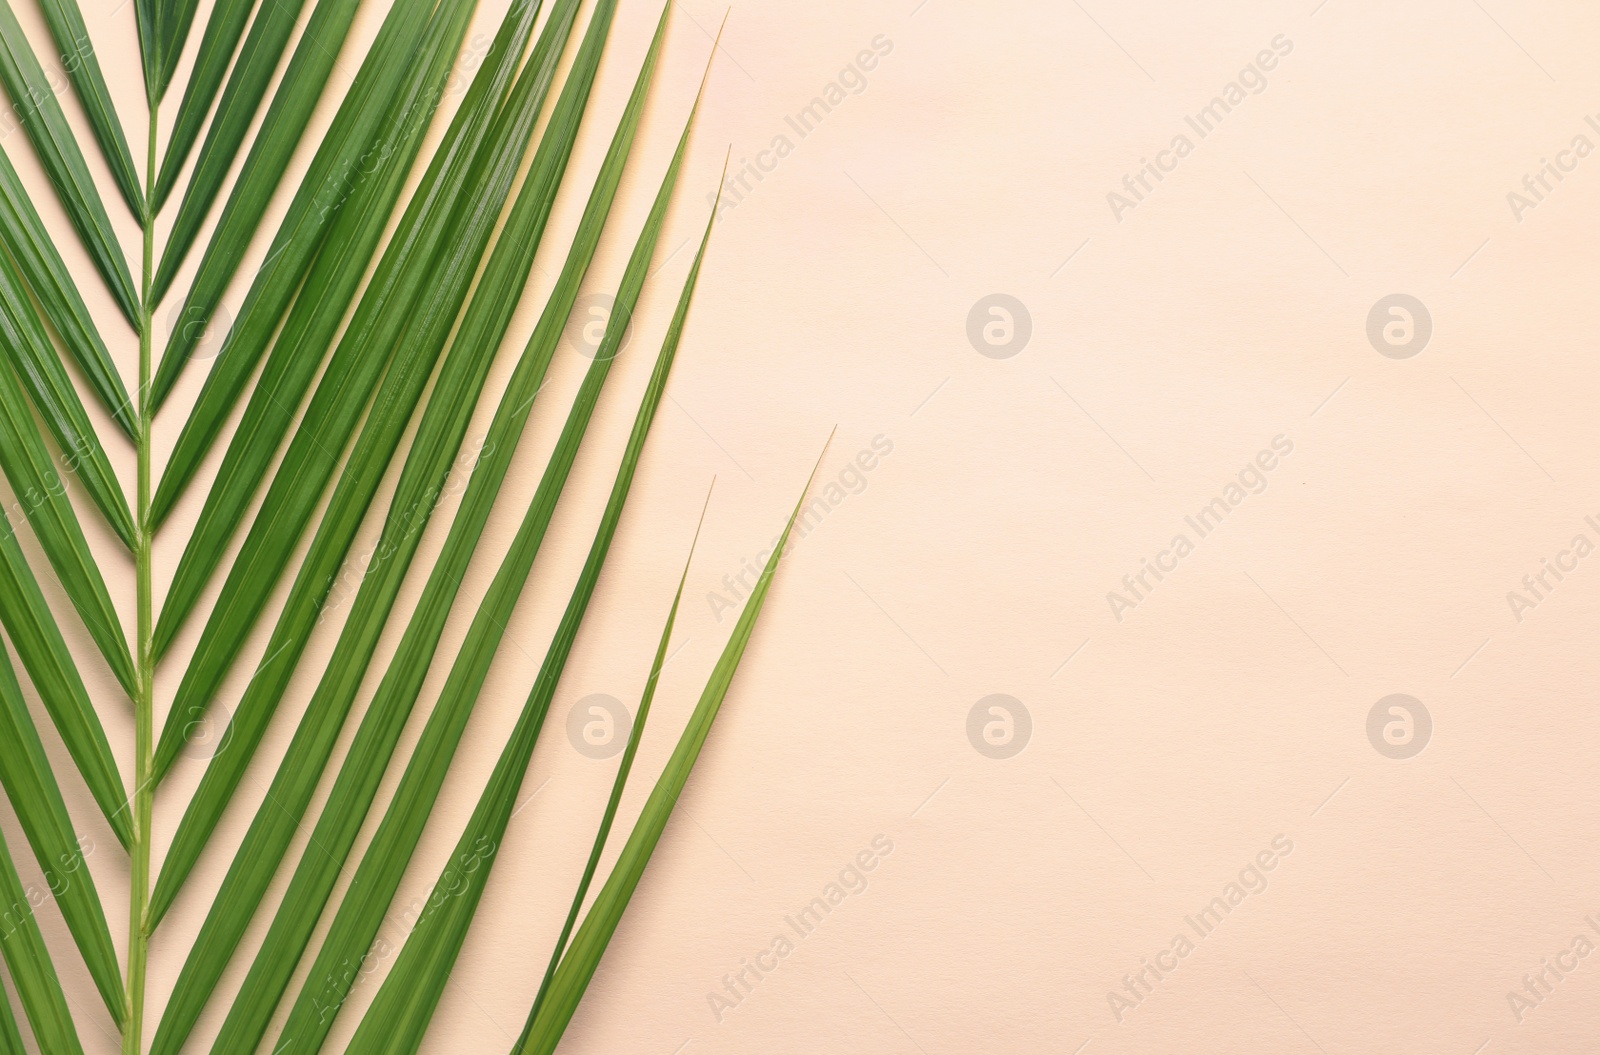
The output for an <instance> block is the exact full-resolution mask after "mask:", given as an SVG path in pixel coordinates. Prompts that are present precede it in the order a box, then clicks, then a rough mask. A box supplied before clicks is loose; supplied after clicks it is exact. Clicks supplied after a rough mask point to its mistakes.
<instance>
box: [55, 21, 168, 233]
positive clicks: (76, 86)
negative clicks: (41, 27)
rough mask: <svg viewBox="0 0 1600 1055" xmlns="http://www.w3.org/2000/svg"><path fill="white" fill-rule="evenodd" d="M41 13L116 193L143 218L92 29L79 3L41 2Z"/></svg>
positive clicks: (139, 195) (136, 182)
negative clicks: (114, 182) (98, 147)
mask: <svg viewBox="0 0 1600 1055" xmlns="http://www.w3.org/2000/svg"><path fill="white" fill-rule="evenodd" d="M39 9H40V10H41V11H43V12H44V19H45V22H46V23H47V24H48V25H49V26H50V36H51V37H52V38H54V40H55V42H56V47H57V48H60V49H61V56H60V57H61V65H62V66H63V67H64V68H65V69H66V71H67V76H68V77H69V78H71V80H72V87H73V90H74V91H76V92H77V94H78V101H79V102H80V103H82V104H83V113H84V116H85V117H87V118H88V119H89V127H90V128H92V129H94V137H95V140H96V141H97V142H99V144H100V152H101V153H102V154H104V155H105V159H106V164H107V165H109V166H110V167H111V178H112V179H114V180H116V181H117V190H119V191H121V192H122V200H123V201H125V202H127V203H128V208H129V209H132V210H133V215H134V216H136V217H143V215H144V192H143V191H142V190H140V189H139V174H138V172H136V171H135V170H134V167H133V154H132V153H131V152H130V151H129V150H128V140H127V137H126V136H124V135H123V134H122V122H121V121H119V120H118V119H117V109H116V107H115V106H113V105H112V103H111V92H110V91H109V90H108V89H107V88H106V79H105V76H104V75H103V74H101V72H100V60H99V59H98V58H96V57H95V53H94V42H93V41H92V40H90V39H89V27H88V26H86V25H84V23H83V12H82V11H81V10H79V9H78V0H39Z"/></svg>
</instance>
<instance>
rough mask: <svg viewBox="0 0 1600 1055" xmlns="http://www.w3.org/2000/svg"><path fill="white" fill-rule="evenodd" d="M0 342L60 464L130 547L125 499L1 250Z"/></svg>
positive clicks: (131, 532) (130, 527) (130, 530)
mask: <svg viewBox="0 0 1600 1055" xmlns="http://www.w3.org/2000/svg"><path fill="white" fill-rule="evenodd" d="M0 345H3V346H4V347H5V352H6V357H7V358H8V359H10V361H11V365H12V367H14V368H15V370H16V372H17V376H18V378H19V379H20V380H21V381H22V385H23V387H24V388H26V389H27V391H28V397H29V398H30V399H31V400H32V401H33V406H34V409H35V410H37V411H38V412H39V416H40V418H41V419H42V420H43V421H44V425H45V427H46V428H47V429H49V430H50V435H51V436H52V437H54V439H55V441H56V445H57V446H58V447H59V448H60V450H61V451H62V452H63V455H64V456H63V459H62V463H63V468H64V469H65V470H66V471H67V473H68V474H69V475H72V476H75V477H76V478H77V479H78V481H79V482H81V483H82V484H83V486H84V488H85V489H86V490H88V492H89V497H90V498H91V499H92V500H93V501H94V504H95V505H96V506H98V507H99V508H100V512H101V513H103V514H105V518H106V522H107V523H109V524H110V525H111V528H112V530H113V531H115V532H116V533H117V537H118V538H119V539H121V540H122V544H123V545H124V546H127V547H128V548H129V549H130V550H131V549H132V548H133V545H134V538H133V536H134V527H133V514H132V513H131V512H129V511H128V500H127V499H126V498H124V497H123V496H122V488H121V487H119V486H118V485H117V478H116V476H115V474H114V473H113V472H112V470H111V463H110V462H109V461H108V460H107V459H106V453H105V451H104V450H103V449H102V448H101V446H100V439H99V437H97V436H96V435H95V433H94V426H93V425H91V424H89V416H88V414H86V413H85V412H84V409H83V403H82V402H81V401H80V400H79V399H78V391H77V389H75V388H73V387H72V380H71V379H70V378H69V377H67V371H66V369H65V368H64V367H63V366H62V364H61V360H60V358H59V357H57V355H56V350H55V347H54V346H53V345H52V344H51V343H50V335H49V334H48V333H46V332H45V329H44V323H43V322H42V321H41V320H40V319H39V314H38V312H37V311H35V310H34V307H33V301H32V300H31V299H30V298H29V296H28V291H27V287H25V286H24V285H23V282H22V276H21V275H19V274H17V270H16V267H15V266H14V265H13V264H12V263H11V260H10V258H8V257H7V256H6V255H5V254H4V253H0Z"/></svg>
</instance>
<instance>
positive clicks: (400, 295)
mask: <svg viewBox="0 0 1600 1055" xmlns="http://www.w3.org/2000/svg"><path fill="white" fill-rule="evenodd" d="M614 6H615V0H601V3H600V4H599V6H598V7H597V10H596V15H595V18H594V20H593V21H592V22H591V27H590V32H589V34H588V36H587V38H586V40H585V43H584V47H583V49H582V51H581V53H580V57H579V59H578V60H577V65H576V67H575V69H574V73H573V75H572V77H571V78H570V79H569V81H568V90H567V91H564V92H563V102H566V101H568V100H571V101H572V102H573V104H574V106H575V110H572V111H569V112H572V113H575V114H581V112H582V104H583V103H585V102H587V98H588V86H589V85H591V84H592V83H593V78H594V71H595V69H596V68H597V66H598V60H599V53H600V50H601V45H603V43H604V39H605V35H606V31H607V30H608V29H609V27H610V15H611V11H612V10H613V8H614ZM550 57H551V59H552V60H553V59H554V57H555V56H554V55H553V54H552V55H551V56H550ZM530 72H533V73H540V72H541V71H530ZM548 73H549V70H548V69H546V70H545V71H543V74H542V75H541V76H532V77H529V76H525V77H524V78H523V79H522V80H521V81H519V85H518V89H517V91H516V93H514V97H513V100H512V101H511V102H510V103H509V104H508V106H507V108H506V111H505V112H504V113H503V114H502V115H501V118H500V119H499V120H497V122H496V124H495V125H494V126H493V127H492V128H491V129H489V131H488V132H487V133H486V134H485V136H484V139H483V142H482V144H481V145H480V146H479V147H478V149H477V151H476V157H475V158H474V159H473V160H472V163H471V165H470V167H469V166H466V165H463V166H461V167H462V168H465V169H466V171H465V172H464V173H462V174H461V179H460V183H459V188H460V189H459V190H458V191H455V192H454V193H451V194H449V196H447V197H444V198H442V199H441V200H439V201H438V205H439V207H438V208H433V209H426V208H425V209H423V210H422V211H421V213H420V217H419V218H420V221H421V222H420V223H419V224H418V226H417V238H416V242H415V246H416V251H415V252H411V253H408V254H404V258H403V263H402V266H399V267H397V268H395V269H394V271H393V272H392V274H393V282H392V283H386V284H385V285H383V286H380V285H379V279H380V278H382V277H383V276H384V270H383V268H382V266H381V265H380V268H379V272H378V276H376V277H375V278H374V280H373V283H372V284H371V285H369V286H368V287H367V295H366V297H364V298H363V301H362V305H361V307H360V308H358V309H357V312H356V316H355V320H354V321H353V322H352V323H351V328H350V329H349V330H347V331H346V334H345V339H344V340H343V341H342V342H341V345H340V348H339V350H338V351H336V352H335V353H334V359H333V362H332V363H331V364H330V365H329V367H328V369H327V371H326V372H325V373H324V374H323V380H322V383H321V385H320V386H319V387H318V391H317V394H316V396H314V397H313V399H312V402H311V406H310V408H309V409H308V410H307V412H306V416H305V419H304V420H303V421H302V423H301V426H300V431H299V433H298V435H297V436H296V438H295V440H294V442H293V443H292V444H291V445H290V448H289V451H288V453H287V454H285V455H284V459H283V462H282V464H281V465H280V467H279V470H278V476H277V479H276V480H274V482H273V485H272V487H271V489H269V491H268V493H267V497H266V499H265V500H264V501H263V503H262V507H261V511H260V512H259V513H258V514H257V516H256V520H255V522H254V524H253V525H252V526H251V530H250V534H249V536H247V538H246V539H245V543H244V546H243V548H242V549H241V551H240V554H239V556H238V558H237V559H236V560H235V561H234V565H233V568H232V569H231V570H230V572H229V574H228V579H227V581H226V582H225V583H224V585H223V589H222V595H221V597H220V598H219V599H218V601H217V604H216V606H215V607H214V608H213V609H212V613H211V617H210V619H209V621H208V622H207V624H206V628H205V631H204V632H203V633H202V635H201V639H200V644H199V647H198V648H197V649H196V652H195V657H194V659H193V660H191V662H190V665H189V668H188V670H187V671H186V672H185V674H184V679H183V682H182V684H180V685H179V688H178V698H177V701H176V702H175V704H174V708H173V712H172V714H173V716H175V717H176V716H189V720H191V721H192V720H193V716H194V715H197V714H199V713H201V712H203V710H204V708H205V706H206V705H207V704H208V703H209V702H210V699H211V697H212V695H213V694H214V693H215V691H216V687H217V686H218V685H219V684H220V682H221V680H222V677H223V675H224V674H225V673H226V672H227V670H228V668H229V666H230V665H231V664H232V661H233V659H234V657H235V655H237V652H238V647H239V645H240V644H241V643H242V640H243V636H244V633H245V632H246V631H247V630H248V628H249V627H250V626H251V625H252V624H253V623H254V621H255V619H256V617H257V616H258V615H259V613H260V611H261V608H262V606H263V605H264V604H265V603H266V600H267V597H268V596H269V592H270V590H271V588H272V586H273V584H274V583H275V582H276V581H277V578H278V576H279V575H280V574H281V573H282V571H283V569H284V567H285V565H286V563H287V561H288V558H289V556H290V552H291V551H292V549H293V547H294V544H295V542H296V541H297V540H298V538H299V536H300V533H301V531H302V530H303V529H304V527H305V525H306V523H307V521H308V519H309V518H310V516H311V514H312V512H313V510H314V507H315V504H316V501H317V498H318V497H319V496H320V494H321V491H322V487H323V485H324V482H325V481H326V480H327V479H328V477H329V476H331V474H332V471H333V468H334V463H335V457H334V454H335V452H337V451H339V450H341V449H342V448H343V446H344V444H345V441H346V438H347V437H348V436H349V435H350V433H351V432H352V431H353V430H354V427H355V424H356V420H357V418H358V416H359V414H360V411H361V409H362V408H363V407H364V406H365V405H366V404H367V401H368V398H369V393H371V392H372V390H373V387H374V386H375V385H376V384H377V381H378V377H377V375H378V372H379V370H380V368H381V367H382V366H383V365H384V359H385V355H384V352H385V351H386V350H387V349H391V348H393V349H394V351H393V353H392V358H391V359H390V360H389V362H388V373H387V375H386V376H385V377H384V379H383V382H382V385H381V386H380V387H378V392H377V395H376V397H375V399H374V400H373V404H372V409H371V411H370V413H369V415H368V417H367V421H366V424H365V427H364V428H363V429H362V432H361V436H360V438H359V439H358V440H357V442H356V445H355V449H354V451H353V452H352V453H351V455H350V457H349V460H348V462H347V464H346V466H345V471H344V474H343V476H342V477H341V479H340V482H339V485H338V486H337V487H336V489H335V491H334V495H333V498H332V499H331V500H330V502H329V505H328V509H327V511H326V512H325V513H324V515H323V528H322V529H321V530H319V531H318V532H317V536H316V538H315V539H314V540H313V542H312V549H311V553H310V554H309V555H308V556H307V557H306V559H305V562H304V564H303V565H302V568H301V571H300V574H299V576H298V577H297V579H296V583H295V587H294V590H293V591H292V592H291V594H290V598H289V600H288V601H287V602H286V603H285V605H284V609H283V614H282V615H281V616H280V617H279V622H278V627H277V630H276V631H275V632H274V635H273V638H272V641H271V643H269V645H268V646H267V648H268V651H267V655H268V656H269V657H270V659H269V663H268V664H263V666H262V668H260V669H258V670H257V672H256V675H255V677H254V679H253V680H252V684H251V691H252V693H255V694H256V695H255V697H254V698H253V699H250V700H248V701H247V703H244V704H241V705H240V707H239V709H238V711H237V712H236V715H235V719H234V726H235V728H236V729H239V728H243V729H244V730H245V736H244V737H243V738H240V737H236V746H235V747H234V749H233V750H232V751H231V752H230V755H232V756H241V755H242V757H244V758H248V757H249V753H250V751H251V750H252V749H253V747H254V744H255V742H256V740H258V739H259V736H260V730H261V729H262V728H264V724H265V718H266V717H267V716H269V714H270V711H267V712H265V713H261V714H260V715H259V716H258V715H257V714H256V713H253V712H257V711H258V710H260V709H261V708H260V705H257V704H256V703H255V700H256V699H261V700H265V701H268V702H267V706H268V707H270V706H273V705H275V703H276V700H277V698H278V696H279V694H281V691H282V688H281V685H278V686H274V682H275V681H278V682H281V681H286V680H287V678H288V676H289V674H290V673H292V672H293V670H294V666H295V663H296V662H297V661H298V660H299V657H300V653H301V651H302V650H303V649H304V646H305V642H306V640H307V639H308V637H309V634H310V631H311V628H312V626H313V625H314V622H315V619H316V612H317V609H318V608H319V607H320V605H321V602H322V599H323V597H325V596H326V593H327V590H328V588H329V586H331V583H332V576H333V574H334V573H335V572H336V571H337V569H338V566H339V563H340V562H341V561H342V560H343V558H344V554H345V552H346V550H347V549H348V547H349V544H350V541H351V539H352V538H353V537H354V533H355V530H356V528H357V527H359V524H360V520H361V518H362V516H363V515H364V514H365V512H366V507H367V504H368V503H369V502H370V501H371V499H372V495H373V493H374V492H375V491H376V489H377V486H378V484H379V482H380V480H381V478H382V475H383V473H384V471H385V469H386V468H387V466H388V463H389V459H390V458H391V457H392V455H393V453H394V450H395V447H396V445H397V444H398V443H399V440H400V436H401V434H402V432H403V431H404V429H405V426H406V422H407V421H408V420H409V419H410V416H411V413H412V410H413V409H414V407H415V406H416V403H417V400H418V398H419V397H420V396H421V393H422V387H423V385H424V384H425V383H426V382H427V380H428V377H429V376H430V375H431V373H432V371H433V366H434V363H435V362H436V361H437V359H438V356H439V353H440V351H441V350H442V349H443V346H444V343H445V340H446V338H447V337H448V335H449V331H450V328H451V326H452V325H453V323H454V321H455V317H456V314H457V313H458V312H459V310H460V307H461V304H462V302H463V300H464V299H465V298H466V295H467V290H468V287H469V284H470V283H471V281H472V278H473V275H474V274H475V272H476V270H477V265H478V261H479V260H480V259H481V258H482V255H483V253H484V250H485V249H486V247H487V244H488V240H489V236H490V235H491V234H492V232H493V229H494V225H495V222H496V220H497V219H498V217H499V213H500V206H501V204H502V203H503V202H504V201H505V198H506V195H507V194H508V193H509V191H510V188H511V182H512V178H513V177H514V175H515V173H516V169H517V167H518V164H519V161H520V158H521V154H522V152H523V150H524V149H525V147H526V144H527V140H528V136H530V135H531V134H532V129H533V122H534V120H535V118H536V117H537V112H538V110H537V106H536V105H534V104H535V103H537V102H538V101H539V99H541V98H542V92H540V91H537V90H535V89H536V88H537V87H538V86H539V83H540V82H541V81H543V83H544V84H546V85H547V84H548ZM577 127H578V122H577V121H576V120H573V121H571V122H570V124H565V125H561V126H559V127H558V128H557V135H556V137H555V138H554V139H553V140H552V141H553V142H555V143H556V144H557V146H556V151H557V156H559V157H561V158H562V164H563V165H564V163H565V157H566V156H568V155H570V152H571V144H572V142H573V140H574V139H575V138H576V134H577ZM462 160H463V161H465V160H466V159H465V157H463V159H462ZM450 176H451V177H452V178H447V179H443V180H441V181H440V188H441V189H446V190H448V189H450V188H451V184H452V183H453V182H454V179H453V176H454V173H451V174H450ZM390 244H391V248H392V247H393V246H394V244H395V243H394V242H391V243H390ZM385 262H388V260H387V259H386V261H385ZM375 292H376V293H377V294H378V296H377V297H376V298H374V296H373V294H374V293H375ZM380 308H381V310H379V309H380ZM364 312H365V313H366V314H365V321H364V315H363V313H364ZM352 359H354V360H355V362H354V363H352V364H351V368H349V369H338V368H339V367H341V366H342V364H344V363H349V362H350V361H351V360H352ZM192 551H193V550H192V548H191V552H192ZM185 556H186V557H187V556H188V554H186V555H185ZM165 617H166V613H165V612H163V621H165ZM269 665H270V670H269V669H268V666H269ZM258 687H259V690H258ZM241 719H242V720H244V721H245V722H249V723H254V724H245V725H243V726H241ZM181 729H182V726H181V725H177V724H175V723H174V720H173V718H169V720H168V723H167V729H166V732H165V733H164V734H163V737H162V744H161V748H160V750H158V752H157V771H158V773H160V772H164V771H165V769H166V767H167V765H168V764H169V763H170V760H171V759H172V758H175V757H176V754H177V751H178V749H179V747H180V746H181ZM240 739H242V746H237V741H239V740H240Z"/></svg>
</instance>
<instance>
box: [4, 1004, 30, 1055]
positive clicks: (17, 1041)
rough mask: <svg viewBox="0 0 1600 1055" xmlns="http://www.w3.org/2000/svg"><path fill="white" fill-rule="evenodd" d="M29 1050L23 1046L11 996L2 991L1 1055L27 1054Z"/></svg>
mask: <svg viewBox="0 0 1600 1055" xmlns="http://www.w3.org/2000/svg"><path fill="white" fill-rule="evenodd" d="M27 1050H28V1049H26V1048H24V1047H23V1046H22V1031H21V1030H19V1029H18V1028H17V1016H16V1013H15V1012H13V1011H12V1010H11V997H10V995H9V994H8V993H5V992H3V991H0V1055H27Z"/></svg>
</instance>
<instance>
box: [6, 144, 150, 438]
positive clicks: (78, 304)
mask: <svg viewBox="0 0 1600 1055" xmlns="http://www.w3.org/2000/svg"><path fill="white" fill-rule="evenodd" d="M0 245H3V246H4V248H5V250H6V252H8V253H10V255H11V258H12V260H13V261H15V263H16V265H17V269H18V270H19V271H21V273H22V277H23V278H24V279H26V280H27V283H28V286H29V288H30V289H32V290H33V294H34V296H36V297H38V298H39V303H40V304H41V305H42V306H43V307H44V314H45V318H47V319H49V320H50V324H51V325H52V326H54V327H55V329H56V333H58V334H60V335H61V340H62V343H63V344H65V345H66V346H67V353H68V354H69V355H71V356H72V358H73V361H74V362H76V363H77V364H78V367H79V369H81V370H82V371H83V373H84V376H85V377H86V378H87V379H88V381H89V385H90V387H91V388H93V389H94V392H95V395H96V396H98V397H99V398H100V402H101V404H102V405H104V406H105V408H106V409H107V410H108V411H110V412H111V416H112V417H113V418H115V419H116V422H117V424H118V425H119V426H121V428H122V431H123V432H124V433H126V434H127V435H128V437H129V438H130V439H131V438H133V435H134V421H133V401H132V400H131V399H129V398H128V390H127V389H126V388H124V387H123V385H122V378H121V377H120V376H119V375H118V374H117V368H116V367H115V366H114V365H112V362H111V355H110V353H109V352H107V351H106V346H105V342H103V341H102V340H101V339H100V334H99V332H98V331H97V330H96V329H95V326H94V320H93V319H91V318H90V317H89V309H88V308H87V307H86V306H85V305H84V303H83V297H82V296H80V295H79V293H78V287H77V285H76V284H75V283H74V282H73V281H72V276H71V274H69V273H68V271H67V265H66V262H65V261H63V260H62V259H61V254H60V253H59V252H57V251H56V247H55V243H54V242H53V241H52V240H51V238H50V233H49V232H48V231H46V230H45V228H44V222H43V221H42V220H40V219H39V213H38V212H37V211H36V210H35V209H34V207H33V202H32V200H30V199H29V197H28V192H27V190H26V189H24V188H23V186H22V181H21V180H20V179H18V178H17V170H16V169H14V168H12V167H11V159H10V158H8V157H6V155H5V152H4V151H0Z"/></svg>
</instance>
